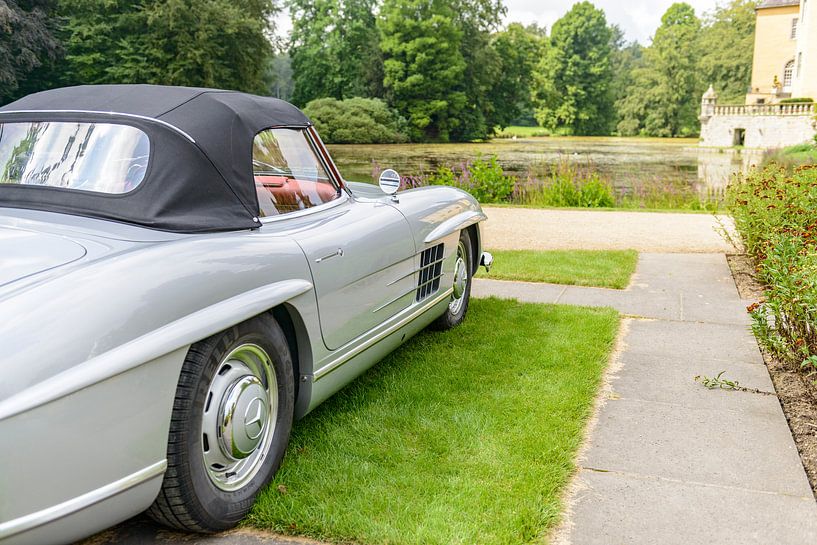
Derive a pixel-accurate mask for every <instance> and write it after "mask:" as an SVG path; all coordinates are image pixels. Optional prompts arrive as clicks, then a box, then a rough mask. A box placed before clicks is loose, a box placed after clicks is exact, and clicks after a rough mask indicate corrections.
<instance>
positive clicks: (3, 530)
mask: <svg viewBox="0 0 817 545" xmlns="http://www.w3.org/2000/svg"><path fill="white" fill-rule="evenodd" d="M166 468H167V460H161V461H159V462H156V463H155V464H151V465H149V466H147V467H145V468H143V469H140V470H139V471H137V472H135V473H131V474H130V475H128V476H126V477H123V478H121V479H119V480H118V481H115V482H112V483H110V484H107V485H105V486H102V487H100V488H97V489H94V490H91V491H90V492H86V493H85V494H82V495H81V496H76V497H74V498H71V499H70V500H66V501H64V502H62V503H59V504H57V505H53V506H51V507H47V508H45V509H41V510H40V511H36V512H34V513H30V514H28V515H25V516H22V517H18V518H16V519H13V520H9V521H7V522H0V540H3V539H6V538H10V537H12V536H14V535H17V534H20V533H22V532H25V531H27V530H31V529H33V528H37V527H39V526H43V525H45V524H48V523H49V522H53V521H55V520H58V519H61V518H63V517H67V516H69V515H71V514H73V513H76V512H77V511H81V510H82V509H85V508H87V507H90V506H92V505H94V504H97V503H99V502H101V501H103V500H106V499H108V498H110V497H112V496H115V495H117V494H120V493H122V492H125V491H126V490H129V489H131V488H133V487H135V486H137V485H139V484H141V483H143V482H145V481H148V480H150V479H152V478H154V477H158V476H159V475H161V474H162V473H164V472H165V469H166Z"/></svg>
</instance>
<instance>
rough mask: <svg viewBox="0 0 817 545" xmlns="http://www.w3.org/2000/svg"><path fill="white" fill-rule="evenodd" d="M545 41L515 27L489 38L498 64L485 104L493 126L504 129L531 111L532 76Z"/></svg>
mask: <svg viewBox="0 0 817 545" xmlns="http://www.w3.org/2000/svg"><path fill="white" fill-rule="evenodd" d="M545 44H546V40H545V39H544V38H542V37H541V36H539V35H537V34H535V33H533V32H531V31H530V30H528V29H527V28H525V27H524V26H522V25H521V24H519V23H511V24H510V25H508V28H507V29H505V30H503V31H501V32H498V33H496V34H495V35H494V36H493V48H494V50H495V51H496V54H497V55H498V56H499V59H500V62H501V75H500V77H499V78H496V81H495V84H494V86H493V88H492V89H491V91H490V94H489V97H488V98H489V100H490V102H491V105H492V107H493V109H494V112H495V113H494V116H493V122H494V124H495V126H498V127H507V126H509V125H511V124H512V122H513V121H514V120H515V119H516V118H518V117H519V116H520V115H523V114H525V113H527V112H529V111H531V110H532V109H533V101H532V98H533V97H532V96H531V89H532V86H533V73H534V69H535V68H536V65H537V64H538V62H539V59H540V58H541V56H542V53H543V52H544V48H545Z"/></svg>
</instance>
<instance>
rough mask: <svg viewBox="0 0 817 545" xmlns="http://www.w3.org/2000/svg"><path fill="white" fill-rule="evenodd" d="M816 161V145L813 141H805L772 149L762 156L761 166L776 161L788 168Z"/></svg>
mask: <svg viewBox="0 0 817 545" xmlns="http://www.w3.org/2000/svg"><path fill="white" fill-rule="evenodd" d="M815 138H817V136H816V137H815ZM816 162H817V146H816V145H815V143H814V142H807V143H803V144H797V145H794V146H789V147H787V148H783V149H778V150H772V151H770V152H767V153H766V155H765V156H764V157H763V166H766V165H770V164H772V163H776V164H778V165H780V166H783V167H785V168H787V169H789V170H791V169H794V168H797V167H799V166H803V165H810V164H814V163H816Z"/></svg>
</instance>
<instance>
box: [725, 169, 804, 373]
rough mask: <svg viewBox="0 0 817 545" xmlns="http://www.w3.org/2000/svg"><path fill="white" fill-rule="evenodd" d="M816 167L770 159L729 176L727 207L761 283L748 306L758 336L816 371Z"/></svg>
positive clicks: (795, 360)
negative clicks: (758, 298) (759, 294)
mask: <svg viewBox="0 0 817 545" xmlns="http://www.w3.org/2000/svg"><path fill="white" fill-rule="evenodd" d="M815 199H817V168H814V167H813V166H812V167H800V168H797V169H795V170H793V171H792V170H789V169H786V168H784V167H782V166H779V165H776V164H771V165H768V166H766V167H765V168H763V169H755V170H753V171H752V172H751V173H749V174H748V175H746V176H745V177H742V178H738V179H736V180H735V182H733V183H732V184H731V185H730V187H729V191H728V204H729V211H730V212H731V213H732V216H733V217H734V219H735V225H736V227H737V229H738V231H739V232H740V235H741V237H742V239H743V242H744V244H745V246H746V250H747V252H748V253H749V255H750V256H752V257H753V258H754V260H755V261H756V263H757V271H758V278H759V279H760V281H761V282H763V283H764V284H766V294H765V295H766V297H765V301H764V302H762V303H757V304H753V305H752V306H750V307H749V309H748V310H749V311H750V312H751V313H752V318H753V330H754V331H755V333H756V334H757V335H758V338H759V339H760V341H761V342H762V343H763V344H764V345H765V346H766V347H767V348H768V349H769V350H771V351H772V352H774V353H776V354H777V355H778V356H780V357H782V358H783V359H785V360H788V361H791V362H794V363H797V364H801V365H802V366H803V367H804V368H807V370H808V371H809V372H815V368H814V366H813V362H814V361H817V359H816V358H815V355H817V208H815V207H814V202H816V201H815Z"/></svg>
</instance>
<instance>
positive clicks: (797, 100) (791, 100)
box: [778, 97, 814, 104]
mask: <svg viewBox="0 0 817 545" xmlns="http://www.w3.org/2000/svg"><path fill="white" fill-rule="evenodd" d="M802 102H806V103H808V102H814V99H813V98H808V97H806V98H784V99H783V100H781V101H780V102H779V103H778V104H799V103H802Z"/></svg>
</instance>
